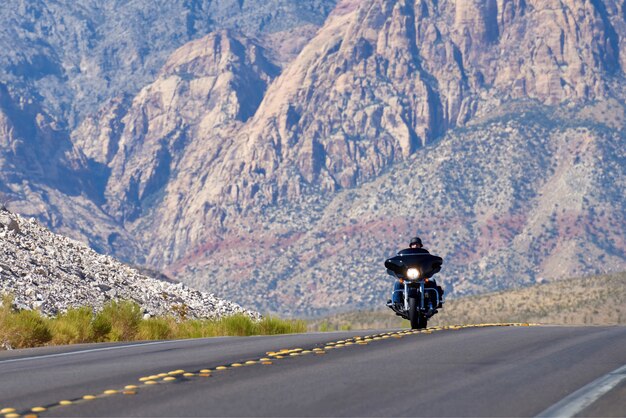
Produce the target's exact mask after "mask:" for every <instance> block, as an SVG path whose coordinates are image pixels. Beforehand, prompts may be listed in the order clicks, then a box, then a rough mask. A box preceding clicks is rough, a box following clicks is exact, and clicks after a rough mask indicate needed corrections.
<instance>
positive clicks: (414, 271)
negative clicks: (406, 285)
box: [406, 268, 420, 280]
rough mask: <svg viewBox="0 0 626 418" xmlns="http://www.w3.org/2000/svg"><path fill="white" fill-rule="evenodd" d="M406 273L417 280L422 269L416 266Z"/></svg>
mask: <svg viewBox="0 0 626 418" xmlns="http://www.w3.org/2000/svg"><path fill="white" fill-rule="evenodd" d="M406 275H407V276H408V278H409V279H413V280H415V279H417V278H418V277H419V276H420V271H419V270H418V269H415V268H410V269H408V270H407V271H406Z"/></svg>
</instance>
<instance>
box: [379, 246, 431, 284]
mask: <svg viewBox="0 0 626 418" xmlns="http://www.w3.org/2000/svg"><path fill="white" fill-rule="evenodd" d="M417 250H420V249H417ZM422 251H423V252H422ZM422 251H409V250H402V251H401V252H400V253H399V254H398V255H397V256H395V257H391V258H389V259H387V260H386V261H385V267H386V268H387V274H389V275H391V276H394V277H396V278H398V279H404V278H406V272H407V270H408V269H410V268H417V269H419V270H420V272H421V277H422V278H426V279H428V278H431V277H432V276H433V275H435V274H437V273H439V271H440V270H441V265H442V264H443V259H442V258H441V257H438V256H436V255H432V254H430V253H429V252H427V251H425V250H422Z"/></svg>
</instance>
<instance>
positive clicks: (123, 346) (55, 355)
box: [0, 339, 193, 364]
mask: <svg viewBox="0 0 626 418" xmlns="http://www.w3.org/2000/svg"><path fill="white" fill-rule="evenodd" d="M181 341H193V339H191V340H190V339H182V340H168V341H151V342H146V343H136V344H126V345H117V346H115V347H103V348H91V349H88V350H77V351H70V352H68V353H57V354H43V355H41V356H31V357H21V358H15V359H8V360H0V364H6V363H16V362H18V361H26V360H39V359H44V358H52V357H65V356H72V355H75V354H85V353H95V352H97V351H110V350H120V349H122V348H133V347H145V346H147V345H157V344H168V343H176V342H181Z"/></svg>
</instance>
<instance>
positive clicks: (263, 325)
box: [255, 316, 306, 335]
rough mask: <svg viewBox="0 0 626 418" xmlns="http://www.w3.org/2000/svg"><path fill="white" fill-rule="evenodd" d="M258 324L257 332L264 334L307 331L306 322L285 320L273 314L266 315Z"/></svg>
mask: <svg viewBox="0 0 626 418" xmlns="http://www.w3.org/2000/svg"><path fill="white" fill-rule="evenodd" d="M255 325H256V328H257V330H256V333H257V334H262V335H277V334H294V333H299V332H306V322H304V321H299V320H284V319H280V318H276V317H273V316H266V317H264V318H263V319H261V320H260V321H259V322H258V323H256V324H255Z"/></svg>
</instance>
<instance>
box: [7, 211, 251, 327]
mask: <svg viewBox="0 0 626 418" xmlns="http://www.w3.org/2000/svg"><path fill="white" fill-rule="evenodd" d="M0 243H1V244H2V247H1V250H0V256H1V257H2V258H1V259H0V278H1V280H0V293H1V294H3V295H4V294H10V295H11V296H13V298H14V304H15V305H16V306H17V308H19V309H24V308H25V309H39V310H40V311H41V312H42V313H44V314H45V315H56V314H57V313H59V312H63V311H66V310H67V309H68V308H72V307H81V306H89V307H92V308H94V309H101V308H102V307H103V306H104V304H105V303H106V302H107V301H109V300H129V301H130V300H132V301H135V302H137V303H138V304H139V305H140V306H141V308H142V309H143V311H144V315H148V316H155V315H160V316H169V315H173V314H174V313H175V312H183V311H184V312H185V315H186V316H188V317H190V318H219V317H222V316H226V315H233V314H236V313H242V314H245V315H249V316H251V317H253V318H258V317H259V314H258V313H257V312H253V311H249V310H247V309H243V308H242V307H241V306H239V305H237V304H234V303H232V302H229V301H226V300H223V299H219V298H216V297H215V296H214V295H213V294H207V293H203V292H199V291H197V290H194V289H190V288H189V287H187V286H185V285H183V284H182V283H177V284H174V283H170V282H165V281H161V280H157V279H154V278H151V277H147V276H144V275H142V274H140V273H139V272H138V271H137V270H135V269H133V268H131V267H129V266H126V265H124V264H122V263H120V262H119V261H117V260H115V259H114V258H112V257H109V256H106V255H101V254H98V253H96V252H95V251H93V250H91V249H90V248H88V247H86V246H85V245H84V244H82V243H80V242H77V241H74V240H71V239H69V238H66V237H64V236H61V235H56V234H53V233H52V232H50V231H49V230H47V229H46V228H44V227H42V226H41V225H39V224H38V223H37V222H36V221H35V220H34V219H25V218H22V217H21V216H19V215H15V214H13V213H11V212H9V211H7V210H6V209H4V208H0Z"/></svg>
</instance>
